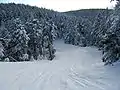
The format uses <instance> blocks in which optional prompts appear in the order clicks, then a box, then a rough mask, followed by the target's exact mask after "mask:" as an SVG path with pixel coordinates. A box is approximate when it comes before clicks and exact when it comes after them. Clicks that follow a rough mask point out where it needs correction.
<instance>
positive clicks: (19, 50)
mask: <svg viewBox="0 0 120 90" xmlns="http://www.w3.org/2000/svg"><path fill="white" fill-rule="evenodd" d="M14 23H15V31H14V32H13V35H12V38H11V41H10V42H9V45H8V51H7V54H8V57H11V58H12V59H14V60H13V61H26V60H28V54H27V50H28V41H29V37H28V35H27V32H26V30H25V27H24V25H23V24H22V22H21V20H20V19H19V18H16V19H15V20H14Z"/></svg>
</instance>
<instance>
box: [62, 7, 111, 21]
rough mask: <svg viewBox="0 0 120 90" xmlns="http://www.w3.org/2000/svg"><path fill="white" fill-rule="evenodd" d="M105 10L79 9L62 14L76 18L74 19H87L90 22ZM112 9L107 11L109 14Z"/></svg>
mask: <svg viewBox="0 0 120 90" xmlns="http://www.w3.org/2000/svg"><path fill="white" fill-rule="evenodd" d="M105 10H106V9H81V10H76V11H68V12H64V13H66V14H67V15H71V16H76V17H82V18H88V19H90V20H94V19H93V18H95V17H96V15H97V14H98V13H100V12H102V11H105ZM111 11H112V9H109V12H111Z"/></svg>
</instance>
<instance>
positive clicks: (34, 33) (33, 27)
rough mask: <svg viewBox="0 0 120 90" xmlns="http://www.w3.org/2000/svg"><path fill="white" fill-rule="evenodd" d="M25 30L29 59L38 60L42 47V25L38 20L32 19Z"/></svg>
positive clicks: (41, 53)
mask: <svg viewBox="0 0 120 90" xmlns="http://www.w3.org/2000/svg"><path fill="white" fill-rule="evenodd" d="M27 26H28V27H27V29H28V30H30V31H29V37H30V40H29V42H28V45H29V55H30V58H32V57H33V58H34V59H35V60H37V59H38V56H39V55H40V56H41V57H42V55H43V49H42V48H43V46H42V38H43V34H42V32H43V25H42V24H41V23H40V21H39V20H38V19H33V20H31V22H29V23H27Z"/></svg>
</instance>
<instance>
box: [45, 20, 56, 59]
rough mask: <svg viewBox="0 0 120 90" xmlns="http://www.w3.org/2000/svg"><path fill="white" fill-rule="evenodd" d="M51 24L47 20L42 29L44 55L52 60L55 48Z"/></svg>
mask: <svg viewBox="0 0 120 90" xmlns="http://www.w3.org/2000/svg"><path fill="white" fill-rule="evenodd" d="M52 27H53V26H51V24H50V23H49V22H47V21H45V23H44V30H43V51H44V57H45V58H46V59H48V60H53V59H54V57H55V49H54V48H53V34H52V33H53V32H52V31H53V28H52Z"/></svg>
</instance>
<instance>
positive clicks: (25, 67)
mask: <svg viewBox="0 0 120 90" xmlns="http://www.w3.org/2000/svg"><path fill="white" fill-rule="evenodd" d="M55 48H56V51H57V52H56V58H55V60H53V61H48V60H39V61H36V62H35V61H34V62H15V63H11V62H8V63H6V62H1V63H0V90H120V72H119V70H120V67H119V66H120V65H119V64H116V65H114V66H104V64H103V63H102V62H101V52H99V51H98V50H97V49H96V48H94V47H86V48H84V47H77V46H73V45H69V44H64V43H63V42H62V41H55Z"/></svg>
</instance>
